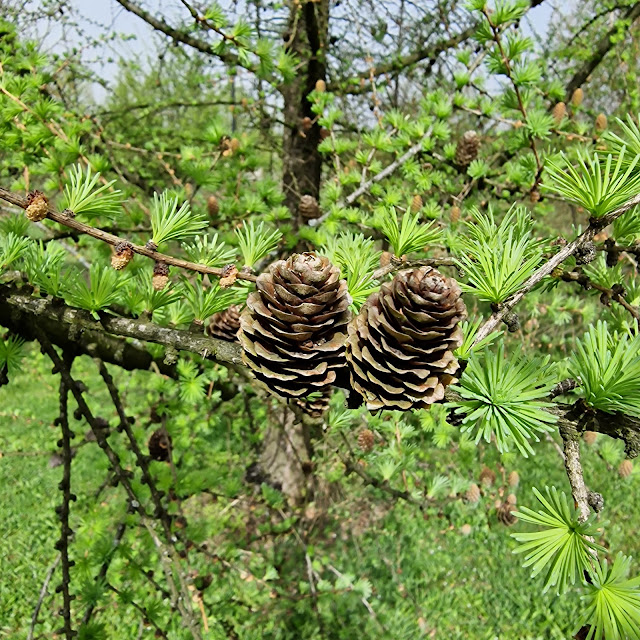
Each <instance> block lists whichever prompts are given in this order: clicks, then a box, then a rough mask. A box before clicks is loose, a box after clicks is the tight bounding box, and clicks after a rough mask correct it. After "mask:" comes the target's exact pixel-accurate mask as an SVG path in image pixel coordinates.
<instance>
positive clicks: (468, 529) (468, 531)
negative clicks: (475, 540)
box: [460, 524, 473, 536]
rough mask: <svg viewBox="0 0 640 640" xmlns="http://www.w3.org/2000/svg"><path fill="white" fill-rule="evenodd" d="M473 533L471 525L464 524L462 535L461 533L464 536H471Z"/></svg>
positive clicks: (461, 530) (461, 528) (461, 529)
mask: <svg viewBox="0 0 640 640" xmlns="http://www.w3.org/2000/svg"><path fill="white" fill-rule="evenodd" d="M472 531H473V528H472V527H471V525H470V524H463V525H462V526H461V527H460V533H461V534H462V535H463V536H469V535H471V532H472Z"/></svg>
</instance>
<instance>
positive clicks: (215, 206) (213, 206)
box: [207, 195, 220, 218]
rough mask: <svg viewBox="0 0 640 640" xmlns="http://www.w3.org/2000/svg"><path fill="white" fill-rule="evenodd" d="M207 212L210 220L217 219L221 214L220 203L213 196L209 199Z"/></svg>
mask: <svg viewBox="0 0 640 640" xmlns="http://www.w3.org/2000/svg"><path fill="white" fill-rule="evenodd" d="M207 211H208V212H209V217H210V218H215V217H216V216H217V215H218V214H219V213H220V203H219V202H218V198H216V197H215V196H213V195H212V196H209V197H208V198H207Z"/></svg>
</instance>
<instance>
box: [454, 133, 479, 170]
mask: <svg viewBox="0 0 640 640" xmlns="http://www.w3.org/2000/svg"><path fill="white" fill-rule="evenodd" d="M479 148H480V137H479V136H478V134H477V133H476V132H475V131H465V133H464V134H463V136H462V138H460V140H458V145H457V146H456V155H455V163H456V164H457V165H458V166H459V167H463V168H465V167H468V166H469V165H470V164H471V163H472V162H473V161H474V160H475V159H476V158H477V157H478V149H479Z"/></svg>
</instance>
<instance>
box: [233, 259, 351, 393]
mask: <svg viewBox="0 0 640 640" xmlns="http://www.w3.org/2000/svg"><path fill="white" fill-rule="evenodd" d="M256 287H257V291H255V292H254V293H252V294H251V295H250V296H249V298H248V299H247V306H246V308H245V310H244V311H243V313H242V316H241V317H240V333H239V339H240V343H241V344H242V347H243V350H244V353H243V358H244V361H245V363H246V364H247V365H248V366H249V367H250V368H251V370H252V371H253V373H254V375H255V377H256V378H257V379H258V380H260V381H262V382H263V383H264V384H266V386H267V387H268V388H269V389H270V390H271V391H272V392H273V393H275V394H277V395H280V396H283V397H289V398H302V397H304V396H308V395H310V394H311V393H313V392H314V391H324V390H326V389H327V387H329V386H330V385H331V384H333V382H334V381H335V379H336V370H337V369H340V368H341V367H343V366H344V349H345V339H346V325H347V323H348V322H349V317H350V314H349V305H350V304H351V298H350V297H349V292H348V290H347V283H346V281H345V280H341V279H340V270H339V269H338V268H337V267H335V266H334V265H332V264H331V263H330V262H329V260H328V259H327V258H323V257H319V256H316V255H315V254H314V253H297V254H294V255H292V256H291V257H290V258H289V259H288V260H278V261H276V262H274V263H273V264H272V265H271V266H270V267H269V269H268V271H267V272H266V273H263V274H261V275H260V276H258V280H257V282H256Z"/></svg>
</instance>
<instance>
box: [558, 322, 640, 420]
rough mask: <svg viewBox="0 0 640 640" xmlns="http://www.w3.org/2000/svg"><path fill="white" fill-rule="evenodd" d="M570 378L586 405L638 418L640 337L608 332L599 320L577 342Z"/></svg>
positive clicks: (639, 402) (639, 400) (639, 408)
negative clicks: (572, 378) (578, 389)
mask: <svg viewBox="0 0 640 640" xmlns="http://www.w3.org/2000/svg"><path fill="white" fill-rule="evenodd" d="M569 375H571V376H572V377H574V378H576V379H578V380H579V381H580V392H581V393H582V395H583V396H584V399H585V401H586V403H587V404H588V405H589V406H591V407H593V408H594V409H601V410H602V411H606V412H607V413H616V412H617V411H620V412H622V413H625V414H628V415H631V416H634V417H636V418H640V336H639V335H636V336H631V335H629V334H624V335H620V334H618V333H617V332H614V333H610V331H609V328H608V325H607V323H606V322H602V321H601V320H600V321H598V323H597V325H596V326H595V327H591V328H590V329H589V331H588V332H587V333H586V334H585V335H584V336H583V338H582V339H581V340H578V341H577V343H576V349H575V351H574V353H573V356H572V357H571V360H570V361H569Z"/></svg>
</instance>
